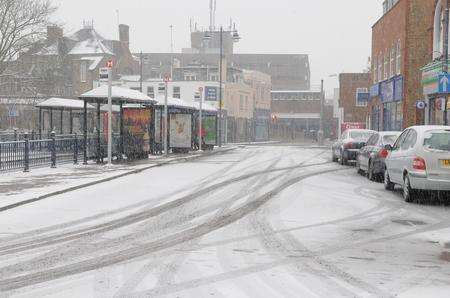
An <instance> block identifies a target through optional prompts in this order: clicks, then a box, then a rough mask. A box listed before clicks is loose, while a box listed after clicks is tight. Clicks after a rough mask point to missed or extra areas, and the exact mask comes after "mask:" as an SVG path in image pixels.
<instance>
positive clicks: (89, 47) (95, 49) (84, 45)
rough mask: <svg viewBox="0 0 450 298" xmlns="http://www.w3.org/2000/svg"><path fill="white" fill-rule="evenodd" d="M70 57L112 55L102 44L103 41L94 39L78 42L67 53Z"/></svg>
mask: <svg viewBox="0 0 450 298" xmlns="http://www.w3.org/2000/svg"><path fill="white" fill-rule="evenodd" d="M69 54H70V55H92V54H108V55H114V54H113V52H112V51H111V50H110V49H109V48H108V47H107V46H105V45H104V44H103V41H102V40H100V39H96V38H89V39H86V40H83V41H80V42H78V43H77V44H76V45H75V46H74V47H73V48H72V49H71V50H70V52H69Z"/></svg>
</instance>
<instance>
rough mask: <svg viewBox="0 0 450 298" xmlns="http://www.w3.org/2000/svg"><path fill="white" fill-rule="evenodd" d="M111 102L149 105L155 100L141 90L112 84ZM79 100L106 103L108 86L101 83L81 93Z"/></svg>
mask: <svg viewBox="0 0 450 298" xmlns="http://www.w3.org/2000/svg"><path fill="white" fill-rule="evenodd" d="M111 89H112V90H111V91H112V102H113V104H120V103H122V104H130V103H134V104H143V105H151V104H155V103H156V101H155V100H153V99H152V98H150V97H148V96H147V95H145V94H144V93H142V92H139V91H137V90H132V89H128V88H123V87H118V86H112V88H111ZM79 98H80V99H81V100H86V101H87V102H95V103H103V104H104V103H107V102H108V86H107V85H102V86H100V87H97V88H95V89H92V90H91V91H88V92H86V93H84V94H82V95H81V96H80V97H79Z"/></svg>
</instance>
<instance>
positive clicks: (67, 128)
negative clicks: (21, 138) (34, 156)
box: [36, 97, 94, 139]
mask: <svg viewBox="0 0 450 298" xmlns="http://www.w3.org/2000/svg"><path fill="white" fill-rule="evenodd" d="M36 107H37V108H38V109H39V120H38V121H39V125H38V126H39V139H42V133H43V132H47V133H48V134H50V132H52V131H54V132H55V133H59V134H60V135H64V134H65V133H66V134H69V135H72V134H73V133H74V130H76V127H75V126H76V125H74V120H75V119H78V120H79V119H80V118H81V116H82V114H83V110H84V103H83V101H82V100H78V99H68V98H57V97H52V98H49V99H47V100H44V101H42V102H40V103H39V104H37V105H36ZM86 109H87V110H94V107H93V106H92V105H89V104H88V105H87V106H86ZM46 112H47V113H46ZM46 114H47V119H46V117H45V115H46ZM55 114H59V119H55V116H54V115H55ZM67 116H68V118H67ZM67 120H68V121H67ZM46 122H48V127H46V125H45V123H46ZM67 122H68V123H67ZM67 124H68V125H67ZM78 124H79V121H78Z"/></svg>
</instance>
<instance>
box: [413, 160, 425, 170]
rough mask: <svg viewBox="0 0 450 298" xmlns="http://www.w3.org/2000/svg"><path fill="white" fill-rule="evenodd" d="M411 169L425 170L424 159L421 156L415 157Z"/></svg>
mask: <svg viewBox="0 0 450 298" xmlns="http://www.w3.org/2000/svg"><path fill="white" fill-rule="evenodd" d="M413 169H414V170H419V171H426V170H427V164H426V163H425V159H423V158H422V157H416V158H414V160H413Z"/></svg>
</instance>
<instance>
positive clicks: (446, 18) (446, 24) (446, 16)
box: [443, 0, 449, 125]
mask: <svg viewBox="0 0 450 298" xmlns="http://www.w3.org/2000/svg"><path fill="white" fill-rule="evenodd" d="M443 27H444V62H443V63H444V65H443V71H444V73H445V74H447V73H448V37H449V36H448V30H449V8H448V0H446V1H445V12H444V26H443ZM444 104H445V107H444V125H448V118H447V114H448V113H447V104H448V94H446V95H445V101H444Z"/></svg>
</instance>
